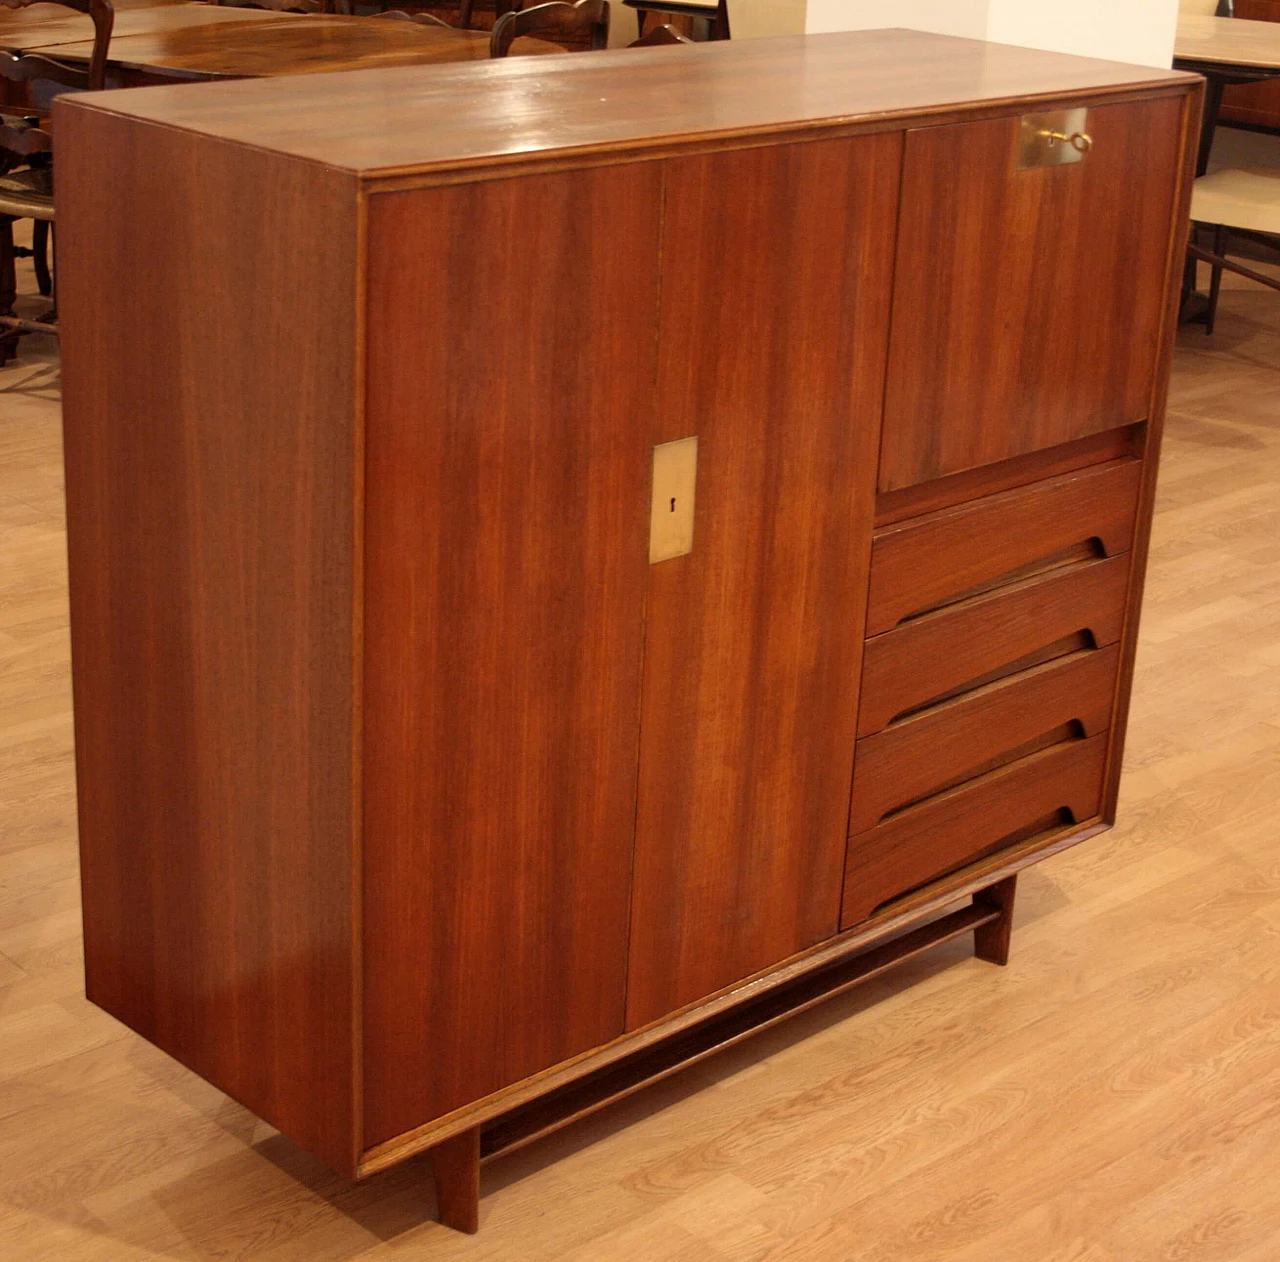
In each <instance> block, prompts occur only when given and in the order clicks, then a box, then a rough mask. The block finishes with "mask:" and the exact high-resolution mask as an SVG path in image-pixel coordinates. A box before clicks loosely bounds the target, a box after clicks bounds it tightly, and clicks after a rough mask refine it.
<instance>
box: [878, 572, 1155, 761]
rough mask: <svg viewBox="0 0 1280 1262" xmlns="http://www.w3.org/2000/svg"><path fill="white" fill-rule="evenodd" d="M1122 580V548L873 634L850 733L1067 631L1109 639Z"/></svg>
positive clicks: (1118, 616)
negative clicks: (1118, 552)
mask: <svg viewBox="0 0 1280 1262" xmlns="http://www.w3.org/2000/svg"><path fill="white" fill-rule="evenodd" d="M1128 581H1129V557H1128V555H1127V554H1125V555H1121V556H1118V557H1112V558H1109V559H1107V560H1105V561H1085V562H1082V563H1080V564H1078V565H1071V566H1066V567H1063V568H1062V569H1058V570H1051V571H1049V572H1048V573H1046V574H1039V575H1036V576H1035V577H1034V578H1031V579H1027V580H1026V581H1024V582H1021V583H1016V584H1014V585H1013V586H1011V587H1007V588H999V589H996V590H995V591H992V592H988V593H985V594H984V595H982V596H978V597H975V598H974V599H972V600H967V601H964V602H962V603H960V604H956V605H950V606H948V607H946V608H944V609H940V610H938V611H937V612H935V613H931V614H926V615H925V616H924V617H922V618H917V619H913V620H912V621H910V622H908V623H906V624H905V625H903V626H900V627H898V628H896V629H895V630H893V631H887V632H885V633H884V634H883V635H878V636H875V637H873V638H872V639H870V640H868V641H867V647H866V653H865V656H864V657H863V667H862V694H861V696H862V699H861V702H860V709H859V712H858V735H859V736H870V735H872V734H873V733H875V732H878V731H880V730H881V729H882V728H884V727H886V726H887V725H888V724H889V723H890V722H891V721H892V720H893V719H895V718H898V717H899V716H902V715H904V714H906V713H907V712H908V711H912V710H917V709H919V708H921V707H923V706H925V705H927V704H930V703H932V702H935V701H937V700H939V699H940V698H942V697H944V696H946V695H947V694H948V693H951V692H953V691H954V690H956V689H959V688H962V687H965V686H966V685H973V684H976V683H977V682H979V681H981V680H982V679H983V678H984V677H985V676H988V675H991V674H993V673H994V672H996V671H999V670H1001V668H1004V667H1007V666H1008V665H1009V664H1010V663H1014V662H1019V661H1021V660H1022V659H1024V658H1026V657H1028V656H1029V655H1032V654H1036V653H1038V652H1042V651H1045V650H1047V649H1048V648H1049V647H1050V646H1051V645H1054V644H1058V643H1060V642H1062V641H1064V640H1066V639H1067V638H1068V637H1072V636H1076V637H1079V638H1080V639H1081V640H1083V641H1084V645H1083V646H1084V647H1095V648H1105V647H1106V646H1107V645H1109V644H1114V643H1115V642H1116V641H1117V640H1118V639H1119V638H1120V631H1121V628H1122V626H1123V623H1124V610H1125V596H1126V593H1127V589H1128ZM1030 664H1031V663H1030V662H1027V663H1026V665H1030ZM1010 673H1012V672H1010Z"/></svg>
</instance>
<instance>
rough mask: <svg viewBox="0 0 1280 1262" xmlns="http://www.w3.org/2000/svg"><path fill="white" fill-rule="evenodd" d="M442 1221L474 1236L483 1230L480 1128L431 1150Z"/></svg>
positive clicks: (437, 1205)
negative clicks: (481, 1215) (481, 1228)
mask: <svg viewBox="0 0 1280 1262" xmlns="http://www.w3.org/2000/svg"><path fill="white" fill-rule="evenodd" d="M431 1170H432V1174H433V1175H434V1176H435V1181H436V1207H437V1210H438V1212H439V1216H440V1221H441V1223H443V1224H444V1226H446V1227H452V1228H453V1229H454V1231H462V1232H466V1234H467V1235H469V1236H473V1235H475V1233H476V1232H477V1231H479V1230H480V1128H479V1127H478V1126H473V1127H472V1128H471V1129H470V1130H466V1131H463V1132H462V1133H461V1134H460V1135H455V1136H453V1138H452V1139H446V1140H445V1141H444V1143H442V1144H437V1145H436V1146H435V1147H434V1148H433V1149H432V1150H431Z"/></svg>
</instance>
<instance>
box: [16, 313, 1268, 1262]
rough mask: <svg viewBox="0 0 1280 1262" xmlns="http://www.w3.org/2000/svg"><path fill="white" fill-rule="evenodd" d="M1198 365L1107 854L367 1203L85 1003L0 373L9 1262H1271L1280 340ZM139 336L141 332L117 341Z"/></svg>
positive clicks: (42, 523) (22, 473)
mask: <svg viewBox="0 0 1280 1262" xmlns="http://www.w3.org/2000/svg"><path fill="white" fill-rule="evenodd" d="M1223 307H1224V311H1223V315H1222V317H1221V322H1220V325H1219V332H1218V333H1217V334H1216V336H1215V337H1213V338H1212V339H1207V338H1205V336H1204V335H1203V333H1202V332H1199V331H1195V332H1187V333H1185V334H1183V336H1182V342H1181V347H1180V350H1179V354H1178V359H1177V379H1176V384H1175V389H1174V407H1173V412H1172V415H1171V417H1170V421H1169V431H1168V439H1167V443H1166V459H1165V464H1164V470H1163V473H1162V475H1161V482H1160V498H1159V505H1158V514H1157V518H1156V527H1155V542H1154V552H1153V565H1152V571H1151V581H1150V586H1149V591H1148V597H1147V608H1146V615H1145V622H1144V632H1143V641H1142V648H1141V652H1140V655H1139V660H1138V670H1137V681H1136V686H1135V701H1134V710H1133V722H1132V726H1131V730H1130V737H1129V756H1128V770H1127V775H1126V779H1125V785H1124V792H1123V796H1122V801H1121V812H1120V819H1121V823H1120V824H1119V826H1118V827H1117V828H1116V829H1115V830H1114V831H1113V832H1112V833H1110V834H1108V835H1106V836H1103V837H1100V838H1097V839H1095V840H1094V841H1092V842H1089V843H1087V844H1086V845H1084V846H1082V847H1079V848H1078V849H1076V850H1074V851H1071V852H1069V853H1067V854H1065V855H1063V856H1061V857H1059V858H1057V859H1055V860H1051V861H1050V862H1048V863H1046V864H1044V865H1043V866H1041V867H1039V868H1037V869H1034V870H1033V871H1032V872H1030V873H1029V874H1027V875H1025V876H1024V877H1023V889H1022V892H1021V897H1020V905H1019V908H1018V916H1017V928H1016V931H1015V935H1014V950H1013V958H1012V961H1011V963H1010V965H1009V967H1008V968H1007V969H1003V970H1001V969H997V968H994V967H992V966H990V965H985V964H981V963H978V962H976V961H974V960H973V959H972V958H970V956H969V952H968V947H967V946H965V945H962V944H954V945H953V949H945V950H944V951H942V952H941V953H939V954H938V955H937V956H935V957H934V958H932V959H930V960H927V961H925V962H923V963H920V964H918V965H916V966H911V967H908V968H907V969H905V970H904V971H903V972H901V973H899V974H897V975H895V976H893V977H892V978H890V979H888V980H885V981H882V982H881V983H879V984H876V985H873V986H871V987H869V988H868V989H867V990H866V991H864V992H861V993H859V994H857V995H856V996H853V997H850V998H847V999H845V1000H837V1001H835V1002H833V1003H832V1004H830V1005H829V1006H828V1007H827V1008H826V1009H825V1010H822V1011H820V1012H818V1013H815V1014H809V1015H807V1016H804V1017H801V1018H799V1019H797V1020H796V1021H795V1022H794V1023H793V1024H792V1025H791V1026H789V1027H785V1028H784V1029H782V1030H781V1031H775V1032H773V1033H771V1034H767V1035H764V1036H762V1037H761V1038H760V1039H759V1040H758V1041H757V1042H756V1043H755V1044H754V1045H749V1046H748V1047H746V1048H744V1049H739V1050H737V1051H734V1052H732V1053H730V1054H728V1055H725V1056H724V1057H723V1058H721V1059H720V1060H719V1061H718V1062H715V1063H713V1064H712V1065H711V1066H710V1067H703V1068H701V1069H698V1070H693V1071H691V1072H689V1073H688V1074H687V1075H686V1076H685V1077H683V1078H680V1079H677V1080H676V1081H674V1082H670V1083H667V1084H664V1085H662V1086H660V1087H658V1088H655V1089H653V1090H651V1091H649V1092H648V1093H647V1094H644V1095H642V1096H640V1097H639V1098H637V1099H634V1100H632V1101H630V1102H628V1103H627V1104H626V1105H624V1106H622V1107H619V1108H617V1109H615V1110H614V1111H612V1112H611V1113H608V1114H606V1115H604V1116H603V1117H599V1118H596V1119H593V1120H591V1121H589V1122H587V1123H585V1124H582V1125H580V1126H578V1127H576V1128H574V1129H571V1130H570V1131H568V1132H565V1133H562V1134H561V1135H560V1136H557V1137H554V1138H552V1139H551V1140H548V1141H545V1142H543V1143H541V1144H540V1145H538V1146H536V1147H534V1148H532V1149H530V1150H527V1151H526V1152H524V1153H520V1154H516V1155H514V1156H512V1157H510V1158H508V1159H506V1160H504V1161H502V1162H500V1163H498V1164H496V1165H494V1166H491V1167H487V1168H486V1170H485V1173H484V1185H483V1188H484V1193H485V1199H484V1202H483V1205H482V1210H481V1218H482V1226H481V1234H480V1235H479V1236H478V1237H475V1238H471V1239H467V1238H463V1237H460V1236H457V1235H454V1234H452V1233H450V1232H448V1231H446V1230H444V1229H443V1228H441V1227H439V1226H437V1225H436V1224H435V1223H434V1222H432V1221H431V1214H432V1212H433V1207H434V1206H433V1194H432V1192H431V1188H430V1183H429V1180H428V1177H427V1173H426V1169H425V1166H424V1165H423V1164H422V1163H421V1162H415V1163H411V1164H410V1165H409V1166H407V1167H404V1168H402V1169H399V1170H396V1171H393V1172H391V1173H389V1174H388V1175H385V1176H381V1177H378V1178H376V1179H374V1180H371V1181H370V1182H368V1183H365V1184H362V1185H360V1186H357V1187H352V1186H349V1185H346V1184H344V1183H343V1182H342V1181H341V1180H339V1179H337V1178H335V1177H334V1176H332V1175H330V1174H328V1173H326V1171H325V1170H324V1169H323V1168H322V1167H321V1166H320V1165H319V1164H318V1163H317V1162H316V1161H314V1160H313V1159H312V1158H310V1157H308V1156H307V1155H306V1154H304V1153H302V1152H300V1151H299V1150H298V1149H296V1148H295V1147H294V1146H293V1145H292V1144H290V1143H288V1142H287V1141H285V1140H283V1139H281V1138H280V1137H279V1136H277V1135H275V1134H274V1133H273V1132H272V1131H271V1130H270V1129H269V1128H268V1127H266V1126H264V1125H263V1124H262V1123H260V1122H258V1121H256V1120H255V1119H254V1118H253V1117H251V1116H249V1115H248V1114H246V1113H245V1112H244V1111H243V1110H242V1109H240V1108H239V1107H237V1106H235V1105H233V1104H231V1103H230V1102H228V1101H227V1100H226V1099H225V1098H224V1097H222V1096H221V1095H219V1094H218V1092H216V1091H214V1090H213V1089H212V1088H210V1087H208V1086H206V1085H205V1084H204V1083H202V1082H200V1081H199V1080H198V1079H196V1078H195V1077H193V1076H192V1075H190V1074H188V1073H187V1072H186V1071H185V1070H183V1069H182V1068H180V1067H179V1066H177V1065H176V1064H174V1063H173V1062H171V1061H169V1060H168V1059H167V1058H166V1057H164V1056H163V1055H162V1054H161V1053H159V1052H157V1051H155V1050H154V1049H153V1048H151V1047H149V1046H148V1045H147V1044H145V1043H144V1042H142V1041H141V1040H140V1039H138V1038H136V1037H134V1036H133V1035H132V1034H130V1033H129V1032H128V1031H126V1030H125V1029H123V1028H122V1027H121V1026H119V1025H117V1024H116V1023H115V1022H114V1021H113V1020H111V1019H110V1018H109V1017H107V1016H105V1015H104V1014H102V1013H101V1012H98V1011H96V1010H95V1009H94V1008H92V1007H90V1006H89V1004H87V1003H86V1002H85V1000H84V999H83V998H82V997H81V984H82V966H81V957H80V943H79V936H78V930H79V924H78V911H77V901H78V889H77V877H76V850H75V819H74V786H73V779H72V740H71V696H70V690H69V684H68V666H67V618H66V591H65V570H64V558H63V537H62V530H63V516H62V487H61V466H60V448H59V428H58V405H57V397H58V396H57V384H58V382H57V365H56V360H55V359H54V358H53V357H52V354H51V348H49V347H48V346H45V347H40V346H39V345H38V344H37V343H36V342H34V341H29V342H28V343H26V344H25V346H24V348H23V352H22V357H21V359H20V361H19V362H18V364H17V365H16V366H12V367H9V368H7V369H5V370H4V371H3V372H0V1259H3V1260H5V1262H10V1260H12V1262H43V1260H45V1259H48V1260H49V1262H80V1260H82V1259H85V1260H87V1259H95V1260H97V1259H101V1260H103V1262H134V1260H141V1259H170V1258H172V1259H183V1260H190V1262H214V1260H216V1262H239V1260H244V1262H283V1260H284V1259H296V1260H299V1262H346V1260H347V1259H356V1258H360V1259H366V1258H367V1259H383V1258H386V1259H392V1258H395V1259H400V1258H405V1259H407V1258H414V1259H418V1258H424V1259H425V1258H429V1259H436V1258H439V1259H462V1258H468V1259H474V1258H486V1259H504V1260H506V1259H516V1260H519V1262H539V1260H542V1259H547V1260H551V1259H555V1260H556V1262H571V1260H576V1262H586V1260H590V1262H598V1260H604V1262H612V1260H614V1259H622V1260H629V1259H645V1260H649V1259H653V1260H660V1262H677V1260H679V1262H721V1260H725V1259H731V1260H733V1262H756V1260H763V1259H769V1260H770V1262H776V1260H780V1259H787V1260H788V1262H802V1260H803V1262H819V1260H821V1262H826V1260H840V1262H844V1260H846V1259H857V1260H858V1262H872V1260H877V1259H884V1260H893V1262H901V1260H903V1259H909V1260H911V1262H915V1260H917V1259H919V1260H925V1259H937V1260H939V1262H942V1260H944V1259H945V1262H1006V1260H1008V1262H1142V1260H1145V1259H1190V1260H1194V1262H1214V1260H1217V1259H1231V1260H1232V1262H1276V1260H1277V1259H1280V837H1278V834H1277V823H1276V820H1277V816H1278V815H1280V302H1278V301H1277V298H1276V295H1274V294H1268V293H1265V292H1263V291H1260V290H1256V289H1238V290H1237V289H1233V290H1230V291H1228V292H1227V293H1226V294H1225V295H1224V299H1223ZM126 318H127V314H126Z"/></svg>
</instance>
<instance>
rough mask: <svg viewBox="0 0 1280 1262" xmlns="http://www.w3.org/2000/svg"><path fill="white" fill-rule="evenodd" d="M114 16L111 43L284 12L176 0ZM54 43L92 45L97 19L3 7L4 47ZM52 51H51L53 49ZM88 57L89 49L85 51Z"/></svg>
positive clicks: (42, 8)
mask: <svg viewBox="0 0 1280 1262" xmlns="http://www.w3.org/2000/svg"><path fill="white" fill-rule="evenodd" d="M113 8H114V9H115V21H114V22H113V24H112V27H111V37H112V44H113V46H114V43H115V41H116V40H117V39H123V38H128V37H130V36H134V35H142V34H146V35H159V34H162V33H164V32H168V31H176V30H181V29H182V28H184V27H190V26H226V25H227V24H229V23H230V24H238V25H240V26H244V27H249V26H261V25H262V24H263V23H271V22H273V21H274V20H275V19H276V18H278V17H279V16H280V14H278V13H268V12H266V11H264V10H262V9H231V8H220V7H219V6H217V5H214V4H190V3H187V2H186V0H173V2H172V3H168V4H164V3H160V4H147V5H131V6H129V7H128V8H125V7H123V6H121V5H119V4H115V5H113ZM54 44H57V45H59V46H62V45H73V44H83V45H85V47H86V48H91V47H92V45H93V21H92V19H90V18H89V17H88V15H87V14H81V13H74V12H71V11H69V10H67V9H63V8H57V7H55V6H53V5H47V6H46V5H36V6H35V7H34V8H32V9H26V10H18V11H14V10H11V9H3V10H0V48H3V49H5V50H6V51H8V52H23V51H25V50H27V49H31V48H41V49H44V50H49V49H51V48H52V46H53V45H54ZM50 55H53V54H52V53H50ZM85 56H86V57H87V56H88V54H87V53H86V54H85Z"/></svg>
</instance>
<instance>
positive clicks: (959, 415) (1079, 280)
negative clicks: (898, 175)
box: [880, 97, 1183, 491]
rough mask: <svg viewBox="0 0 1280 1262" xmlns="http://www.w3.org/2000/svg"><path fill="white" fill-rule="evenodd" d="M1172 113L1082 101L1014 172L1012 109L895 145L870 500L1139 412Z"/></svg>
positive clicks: (1173, 106) (1175, 149)
mask: <svg viewBox="0 0 1280 1262" xmlns="http://www.w3.org/2000/svg"><path fill="white" fill-rule="evenodd" d="M1182 108H1183V98H1182V97H1177V98H1167V99H1164V100H1153V101H1142V102H1138V103H1136V104H1121V105H1104V106H1098V107H1095V108H1093V109H1090V110H1089V112H1088V121H1087V124H1086V127H1087V130H1088V133H1089V135H1090V136H1091V138H1092V140H1093V147H1092V149H1091V150H1090V151H1089V152H1088V153H1087V154H1086V155H1085V157H1084V159H1083V161H1080V162H1076V163H1072V164H1069V165H1065V166H1052V167H1032V168H1029V169H1026V170H1020V169H1019V167H1018V161H1017V150H1018V137H1019V131H1020V128H1021V115H1017V116H1012V117H1008V118H996V119H990V120H987V121H984V122H975V123H957V124H954V125H951V126H945V127H927V128H922V129H920V130H916V131H911V132H909V133H908V134H907V141H906V154H905V157H904V160H903V177H902V218H901V224H902V229H901V233H900V236H899V239H898V262H897V272H896V276H895V282H894V284H895V292H894V307H893V334H892V339H891V342H890V356H889V380H888V385H887V390H886V398H885V416H884V441H883V444H882V446H881V449H880V489H881V490H882V491H889V490H894V489H896V488H898V487H903V486H912V485H914V484H916V483H918V482H925V481H928V480H929V479H931V478H937V477H941V476H943V475H944V474H949V473H958V472H960V471H962V470H965V469H971V468H976V467H977V466H979V465H984V464H991V463H993V462H995V461H997V460H1004V459H1007V458H1009V457H1012V456H1018V455H1021V454H1023V453H1024V452H1030V451H1036V450H1039V449H1041V448H1044V447H1050V446H1054V445H1055V444H1058V443H1064V442H1067V441H1069V440H1071V439H1073V438H1080V437H1083V436H1085V435H1087V434H1092V433H1096V432H1098V431H1100V430H1106V429H1112V428H1115V427H1116V426H1120V425H1125V424H1129V423H1131V422H1134V421H1141V420H1144V419H1146V416H1147V410H1148V407H1149V401H1150V397H1151V387H1152V379H1153V374H1154V372H1155V366H1156V359H1157V354H1158V350H1159V347H1158V342H1159V330H1160V320H1161V308H1162V304H1163V302H1164V293H1165V288H1164V285H1165V267H1166V260H1167V257H1168V250H1169V241H1170V233H1171V231H1172V230H1173V224H1172V216H1173V210H1174V197H1175V196H1176V192H1177V186H1178V178H1177V173H1178V165H1179V160H1180V156H1181V147H1182Z"/></svg>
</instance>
